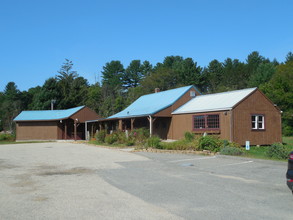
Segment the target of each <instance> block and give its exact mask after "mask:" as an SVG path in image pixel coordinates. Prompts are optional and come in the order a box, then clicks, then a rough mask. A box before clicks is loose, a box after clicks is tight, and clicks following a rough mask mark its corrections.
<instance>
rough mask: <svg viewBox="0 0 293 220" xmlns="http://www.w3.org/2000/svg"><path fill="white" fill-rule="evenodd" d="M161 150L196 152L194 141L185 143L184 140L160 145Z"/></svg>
mask: <svg viewBox="0 0 293 220" xmlns="http://www.w3.org/2000/svg"><path fill="white" fill-rule="evenodd" d="M161 148H162V149H165V150H196V149H197V142H196V141H187V140H185V139H181V140H178V141H174V142H169V143H166V142H164V143H161Z"/></svg>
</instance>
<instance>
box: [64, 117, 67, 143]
mask: <svg viewBox="0 0 293 220" xmlns="http://www.w3.org/2000/svg"><path fill="white" fill-rule="evenodd" d="M64 123H65V129H64V130H65V137H64V139H65V140H67V120H65V121H64Z"/></svg>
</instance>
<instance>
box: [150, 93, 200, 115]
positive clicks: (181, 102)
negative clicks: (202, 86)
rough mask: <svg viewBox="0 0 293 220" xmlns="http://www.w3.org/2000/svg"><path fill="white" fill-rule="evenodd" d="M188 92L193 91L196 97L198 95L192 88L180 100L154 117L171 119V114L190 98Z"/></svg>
mask: <svg viewBox="0 0 293 220" xmlns="http://www.w3.org/2000/svg"><path fill="white" fill-rule="evenodd" d="M190 91H195V94H196V95H200V94H199V93H198V92H197V91H196V90H195V89H194V88H191V89H189V90H188V91H187V92H186V93H185V94H184V95H183V96H182V97H181V98H180V99H178V100H177V101H176V102H175V103H174V104H173V105H171V106H170V107H168V108H165V109H164V110H162V111H160V112H158V113H156V114H155V115H154V116H155V117H171V113H172V112H173V111H175V110H176V109H177V108H179V107H180V106H182V105H183V104H185V103H186V102H188V101H189V100H190V99H192V97H190Z"/></svg>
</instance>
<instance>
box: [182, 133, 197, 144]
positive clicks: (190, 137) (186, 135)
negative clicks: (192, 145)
mask: <svg viewBox="0 0 293 220" xmlns="http://www.w3.org/2000/svg"><path fill="white" fill-rule="evenodd" d="M194 137H195V134H193V133H191V132H188V131H187V132H185V133H184V138H185V140H186V141H189V142H191V141H193V140H194Z"/></svg>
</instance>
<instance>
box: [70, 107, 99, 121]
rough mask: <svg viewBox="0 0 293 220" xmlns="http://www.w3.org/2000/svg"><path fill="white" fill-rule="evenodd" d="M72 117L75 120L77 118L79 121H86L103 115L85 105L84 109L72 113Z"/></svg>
mask: <svg viewBox="0 0 293 220" xmlns="http://www.w3.org/2000/svg"><path fill="white" fill-rule="evenodd" d="M70 118H72V119H73V120H75V119H76V118H77V119H78V122H80V123H84V122H85V121H90V120H95V119H99V118H101V117H100V116H99V115H98V114H97V113H96V112H94V111H93V110H91V109H90V108H88V107H84V108H83V109H81V110H80V111H78V112H77V113H75V114H74V115H72V116H71V117H70Z"/></svg>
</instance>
